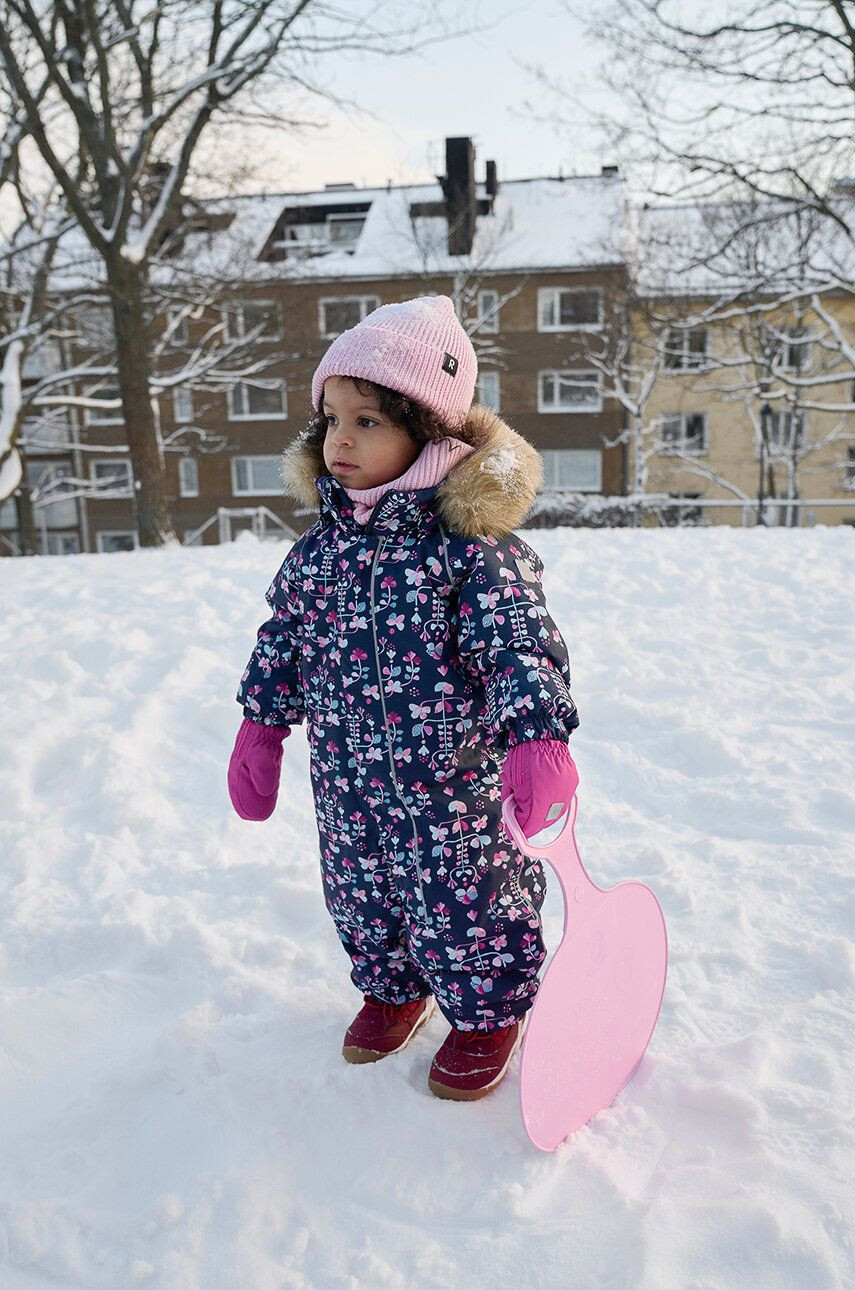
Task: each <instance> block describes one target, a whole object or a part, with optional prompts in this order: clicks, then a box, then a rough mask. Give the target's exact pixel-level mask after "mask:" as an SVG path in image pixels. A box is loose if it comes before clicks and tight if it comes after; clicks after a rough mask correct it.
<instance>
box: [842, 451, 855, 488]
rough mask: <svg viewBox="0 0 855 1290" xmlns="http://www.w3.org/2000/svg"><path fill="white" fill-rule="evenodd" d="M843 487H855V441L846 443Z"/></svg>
mask: <svg viewBox="0 0 855 1290" xmlns="http://www.w3.org/2000/svg"><path fill="white" fill-rule="evenodd" d="M843 487H844V488H845V489H847V490H849V491H851V490H853V489H855V443H848V444H847V445H846V456H845V457H844V459H843Z"/></svg>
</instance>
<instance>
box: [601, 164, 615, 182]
mask: <svg viewBox="0 0 855 1290" xmlns="http://www.w3.org/2000/svg"><path fill="white" fill-rule="evenodd" d="M617 173H618V168H617V166H600V174H601V175H602V176H603V179H615V178H616V177H617Z"/></svg>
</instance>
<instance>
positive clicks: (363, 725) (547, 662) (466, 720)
mask: <svg viewBox="0 0 855 1290" xmlns="http://www.w3.org/2000/svg"><path fill="white" fill-rule="evenodd" d="M476 373H477V361H476V357H475V352H474V350H473V348H472V345H471V342H470V341H469V338H468V337H467V335H466V333H465V332H464V330H463V328H462V327H461V325H460V323H459V322H458V320H457V317H456V315H455V311H454V306H453V303H452V301H451V300H450V299H449V298H448V297H447V296H425V297H419V298H418V299H416V300H408V301H405V302H403V303H402V304H392V305H383V306H381V307H380V308H378V309H376V310H375V311H374V312H373V313H372V314H369V315H368V316H367V317H366V318H365V319H364V320H363V321H362V322H361V323H359V324H358V325H357V326H356V327H352V328H351V329H350V330H349V331H345V332H343V333H342V335H340V336H339V337H338V338H337V339H336V340H334V341H333V343H332V345H331V346H330V347H329V349H328V350H327V353H326V354H325V356H324V358H323V359H322V361H321V363H320V366H319V367H318V369H317V371H316V372H315V375H314V379H313V381H312V403H313V406H314V408H315V416H314V418H313V420H312V422H311V423H310V425H309V427H308V428H307V429H306V430H304V431H303V432H302V434H300V435H299V436H298V437H297V439H296V441H295V442H294V443H293V444H292V445H291V446H290V447H289V448H288V449H287V450H286V452H285V453H284V457H283V463H284V465H283V478H284V480H285V487H286V491H287V493H288V494H289V495H291V496H293V497H295V498H296V499H297V500H298V501H300V502H302V503H303V504H304V505H312V503H315V504H317V502H318V495H320V515H319V518H318V519H317V520H316V522H315V523H314V524H313V525H312V527H311V528H310V529H309V530H308V532H306V533H304V534H303V536H302V537H300V538H299V539H298V540H297V541H296V542H295V543H294V545H293V547H292V548H291V550H290V551H289V553H288V555H287V556H286V557H285V560H284V562H283V564H282V567H281V569H280V570H279V572H278V573H277V575H276V577H275V578H274V580H273V583H272V584H271V586H270V588H269V590H268V592H267V600H268V603H269V605H270V607H271V609H272V610H273V617H272V618H271V619H270V620H269V621H268V622H266V623H264V624H263V625H262V626H261V628H260V629H259V632H258V641H257V644H256V647H255V650H254V652H253V654H252V657H251V658H250V660H249V664H248V666H247V668H246V671H245V672H244V674H243V677H242V679H241V684H240V688H239V690H238V694H237V699H238V702H239V703H241V704H242V705H243V711H244V721H243V723H242V725H241V727H240V729H239V731H238V735H237V740H236V742H235V747H234V752H233V753H232V758H231V764H230V766H229V791H230V795H231V800H232V803H233V805H234V807H235V810H236V811H237V812H238V814H239V815H241V816H242V817H243V818H244V819H251V820H263V819H267V818H268V816H269V815H270V814H271V812H272V811H273V808H274V806H275V804H276V797H277V792H278V785H279V773H280V764H281V758H282V741H283V739H284V738H285V736H286V735H288V734H289V732H290V727H291V726H292V725H293V724H294V723H295V722H300V721H303V720H304V719H305V721H306V733H307V736H308V743H309V749H310V777H311V783H312V789H313V793H314V800H315V811H316V815H317V823H318V833H319V837H320V849H321V875H322V881H323V889H324V895H325V900H326V904H327V908H328V909H329V912H330V914H331V915H332V917H333V920H334V922H335V927H336V931H337V933H338V936H339V938H340V940H341V942H342V944H343V946H344V948H345V950H346V951H347V953H348V955H349V956H350V959H351V963H352V971H351V974H350V975H351V980H352V981H353V983H354V984H355V985H356V987H357V988H358V989H359V990H360V991H361V992H362V993H363V998H364V1006H363V1008H362V1009H361V1011H360V1012H359V1014H358V1016H357V1017H356V1018H355V1020H354V1022H353V1023H352V1025H351V1026H350V1028H349V1029H348V1031H347V1034H346V1036H345V1040H344V1046H343V1055H344V1057H345V1058H346V1059H347V1060H348V1061H351V1062H367V1061H376V1060H378V1059H379V1058H381V1057H385V1056H388V1055H389V1054H390V1053H394V1052H399V1051H400V1050H401V1049H402V1048H403V1047H404V1046H405V1045H406V1044H407V1043H408V1042H409V1040H410V1039H411V1038H412V1036H413V1034H414V1033H415V1031H416V1030H417V1029H418V1028H419V1027H420V1026H422V1025H423V1024H424V1023H425V1022H426V1021H427V1020H428V1018H429V1017H430V1015H431V1012H432V1010H433V1007H434V1002H433V1000H434V998H435V999H436V1002H437V1003H438V1005H439V1007H440V1009H441V1011H442V1012H443V1014H444V1015H445V1017H446V1018H447V1020H448V1021H449V1022H450V1023H451V1027H452V1029H451V1032H450V1034H449V1035H448V1037H447V1039H446V1040H445V1042H444V1043H443V1045H442V1047H441V1048H440V1049H439V1051H438V1052H437V1054H436V1057H435V1058H434V1061H433V1065H432V1066H431V1070H430V1076H429V1081H428V1083H429V1087H430V1089H431V1090H432V1092H434V1093H435V1094H437V1095H438V1096H439V1097H446V1098H453V1099H472V1098H478V1097H483V1096H484V1095H485V1094H486V1093H488V1092H490V1091H491V1090H492V1089H493V1088H495V1087H496V1086H497V1085H498V1083H499V1082H500V1081H501V1079H502V1078H503V1076H504V1074H505V1072H506V1071H507V1069H508V1065H509V1063H510V1060H511V1057H512V1056H513V1054H514V1052H515V1051H516V1049H517V1047H518V1046H519V1043H520V1040H521V1038H522V1032H523V1027H524V1017H525V1013H526V1012H527V1010H528V1009H529V1008H530V1007H531V1005H532V1003H533V1001H534V997H535V994H536V991H537V987H538V971H539V969H540V967H541V966H542V964H543V960H544V958H545V957H546V950H545V947H544V943H543V939H542V935H541V920H540V909H541V906H542V904H543V897H544V891H545V883H544V874H543V869H542V866H541V864H540V862H539V861H533V860H531V859H530V858H528V857H526V856H524V855H523V854H522V853H521V852H520V851H518V850H517V848H516V847H515V846H514V845H513V843H512V842H511V840H510V839H509V837H508V836H507V833H506V830H505V828H504V825H503V823H502V818H501V803H502V801H503V800H504V798H505V797H506V796H507V795H508V794H509V793H511V792H513V794H514V797H515V799H516V803H517V817H518V819H519V823H520V826H521V828H522V829H523V830H524V832H525V833H526V835H527V836H529V837H530V836H532V835H533V834H534V833H536V832H537V831H538V830H539V829H540V828H543V827H544V825H545V823H546V818H547V813H548V812H549V808H550V807H551V806H553V804H554V803H555V802H557V801H560V802H564V803H567V804H569V801H570V798H571V797H572V795H573V793H574V791H575V788H576V784H577V776H576V772H575V767H574V765H573V761H572V759H571V757H570V754H569V751H568V748H567V741H568V738H569V735H570V732H571V731H572V730H573V729H575V727H576V726H577V725H578V724H579V718H578V716H577V713H576V706H575V704H574V702H573V700H572V698H571V697H570V690H569V685H570V673H569V665H568V659H567V649H566V646H565V644H564V640H563V638H562V636H561V634H560V632H559V631H558V629H557V627H556V626H555V624H554V623H553V621H552V619H551V617H550V616H549V613H548V611H547V608H546V605H545V602H544V597H543V590H542V587H541V575H542V573H543V562H542V561H541V560H540V557H539V556H538V555H537V554H536V552H535V551H533V550H532V548H531V547H530V546H528V545H527V544H526V543H525V542H523V541H522V539H521V538H519V537H517V536H516V535H515V534H514V533H512V532H511V531H510V530H511V529H512V528H513V525H514V524H515V523H518V522H519V521H520V520H521V519H522V518H523V517H524V515H525V514H526V512H527V511H528V509H529V507H530V505H531V502H532V500H533V498H534V496H535V494H536V493H537V490H538V488H539V487H540V484H541V481H542V477H543V476H542V467H541V464H540V457H539V454H538V453H537V451H536V450H535V449H534V448H533V447H532V446H531V445H530V444H528V443H527V442H526V441H525V440H524V439H523V438H522V437H521V436H520V435H518V434H516V433H515V431H513V430H512V429H511V428H510V426H508V425H506V424H505V422H504V421H502V420H500V418H499V417H498V416H496V415H495V414H494V413H492V412H491V411H489V410H488V409H487V408H484V407H480V406H478V405H475V406H471V405H472V397H473V393H474V389H475V378H476ZM555 814H556V812H555V811H554V810H553V811H552V812H551V814H550V818H554V815H555ZM431 996H433V997H431Z"/></svg>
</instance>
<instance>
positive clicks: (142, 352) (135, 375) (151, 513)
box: [107, 256, 175, 546]
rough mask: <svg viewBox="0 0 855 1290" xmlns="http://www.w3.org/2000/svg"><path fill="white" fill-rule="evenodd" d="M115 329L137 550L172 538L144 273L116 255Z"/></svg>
mask: <svg viewBox="0 0 855 1290" xmlns="http://www.w3.org/2000/svg"><path fill="white" fill-rule="evenodd" d="M107 279H108V282H109V284H110V290H111V294H112V303H113V318H114V322H115V327H116V361H117V365H118V370H119V388H120V390H121V396H122V413H123V416H124V421H125V432H126V434H127V438H128V447H129V448H130V455H131V466H132V469H133V474H134V517H135V522H136V529H137V534H138V537H139V543H140V546H162V545H163V544H164V542H167V541H169V540H170V539H171V538H174V537H175V529H174V527H173V523H172V513H171V511H170V507H169V503H168V501H167V498H166V478H165V474H164V468H163V450H162V447H161V443H160V439H159V436H158V431H157V425H156V423H155V419H154V413H153V410H152V406H151V394H150V364H151V359H150V354H151V351H150V347H149V335H148V323H147V319H146V313H145V306H144V288H145V271H144V270H142V269H140V268H139V267H138V266H136V265H133V264H128V263H127V262H126V261H124V260H123V259H122V258H121V257H118V256H117V257H116V258H115V259H111V260H109V261H108V262H107Z"/></svg>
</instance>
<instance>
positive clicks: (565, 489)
mask: <svg viewBox="0 0 855 1290" xmlns="http://www.w3.org/2000/svg"><path fill="white" fill-rule="evenodd" d="M538 452H539V453H540V456H541V460H543V459H544V458H545V456H546V454H547V453H573V454H576V453H581V452H584V453H592V454H593V455H594V456H595V457H596V460H597V483H596V484H595V485H592V486H591V487H587V486H585V485H582V484H550V483H547V482H546V480H545V479H544V483H543V487H544V488H545V489H546V488H549V489H553V490H554V491H555V492H558V493H601V492H602V491H603V450H602V448H539V449H538ZM552 460H554V459H552ZM546 464H548V463H547V462H546V461H544V466H545V465H546ZM559 473H560V472H559ZM544 474H545V471H544Z"/></svg>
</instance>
